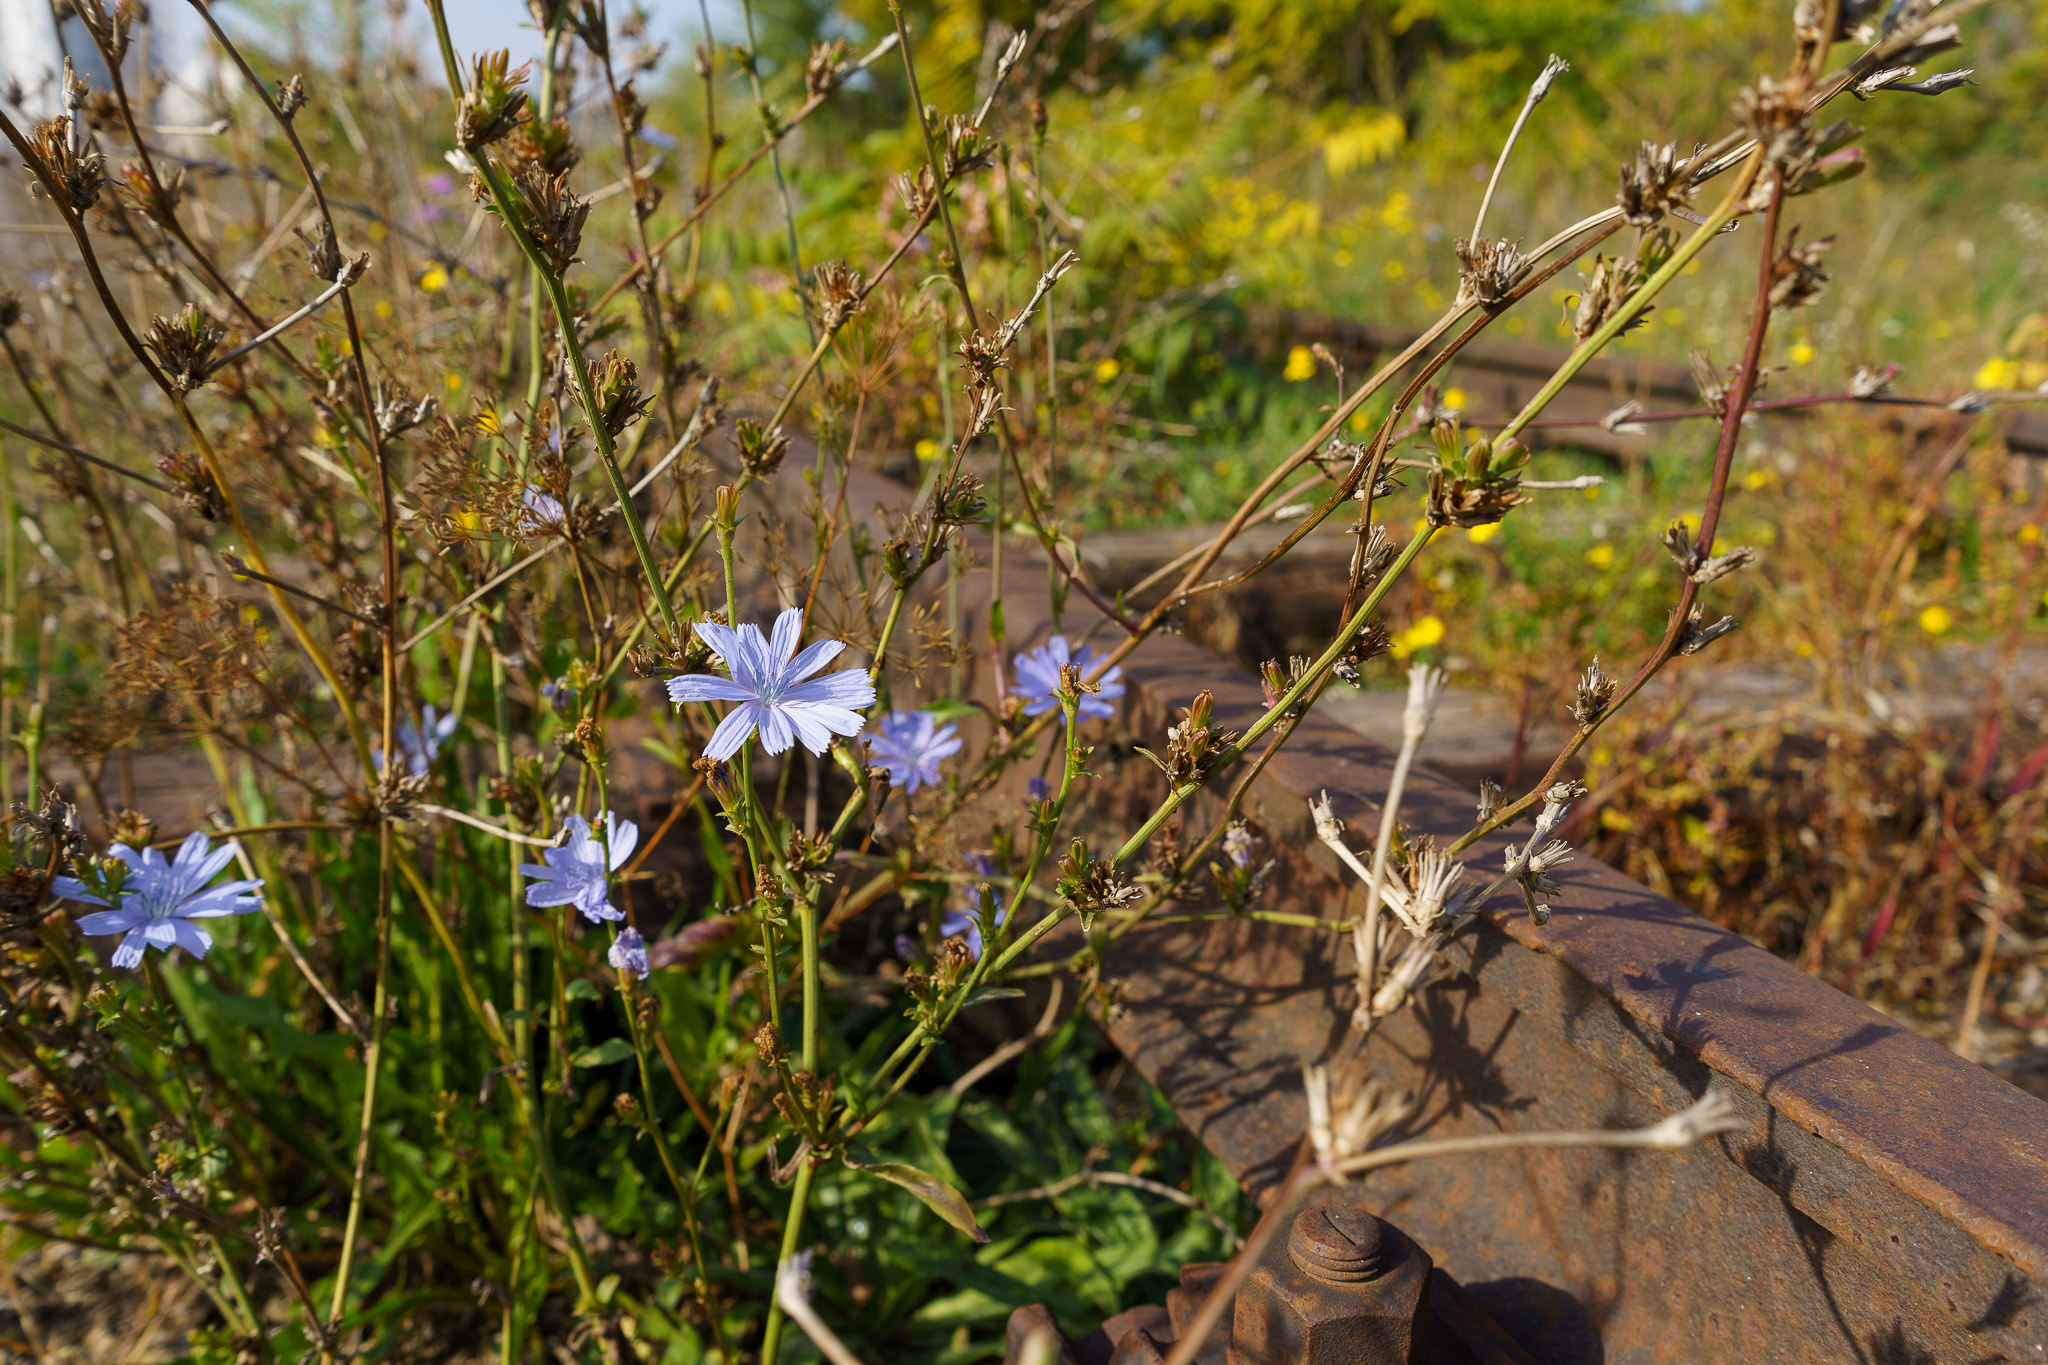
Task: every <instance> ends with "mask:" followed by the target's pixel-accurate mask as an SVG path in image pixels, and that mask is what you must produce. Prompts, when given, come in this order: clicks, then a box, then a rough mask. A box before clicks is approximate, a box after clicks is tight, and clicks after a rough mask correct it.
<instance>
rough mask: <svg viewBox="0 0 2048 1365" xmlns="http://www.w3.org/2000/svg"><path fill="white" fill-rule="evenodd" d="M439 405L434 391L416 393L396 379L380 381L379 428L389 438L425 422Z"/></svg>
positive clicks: (377, 411)
mask: <svg viewBox="0 0 2048 1365" xmlns="http://www.w3.org/2000/svg"><path fill="white" fill-rule="evenodd" d="M440 408H441V405H440V403H439V402H438V401H437V400H436V399H435V398H434V396H433V395H432V394H427V395H426V396H424V397H415V396H414V394H413V392H412V390H410V389H408V388H407V387H406V386H405V385H403V384H401V383H399V382H398V381H397V380H383V379H380V380H378V381H377V402H376V404H375V407H374V411H375V413H376V417H377V430H378V431H380V432H382V433H383V435H384V436H385V437H386V438H387V439H388V438H390V437H393V436H399V435H403V434H404V433H405V432H408V431H411V430H412V429H413V428H414V427H417V426H420V425H422V424H424V423H425V422H427V421H428V420H429V419H430V418H432V417H433V415H434V414H435V413H436V412H438V411H440Z"/></svg>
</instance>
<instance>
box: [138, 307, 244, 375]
mask: <svg viewBox="0 0 2048 1365" xmlns="http://www.w3.org/2000/svg"><path fill="white" fill-rule="evenodd" d="M226 336H227V329H225V328H223V327H222V326H220V325H219V324H218V323H216V322H215V321H214V320H213V319H212V318H209V317H208V316H206V314H204V313H202V312H200V311H199V305H198V304H196V303H188V304H186V305H185V306H184V307H183V308H181V309H179V310H178V316H176V317H175V318H166V317H158V318H156V319H154V320H153V321H151V323H150V324H149V335H148V336H147V337H145V338H143V340H144V342H145V344H147V345H148V347H149V349H150V350H152V351H154V352H155V353H156V362H157V365H158V366H159V367H161V368H162V370H163V372H164V377H165V378H166V379H168V380H170V382H171V388H172V389H173V390H175V391H176V392H178V393H190V392H191V391H192V390H194V389H196V388H198V387H199V386H200V385H201V384H204V383H205V382H206V371H207V362H208V361H210V360H211V359H212V358H213V353H214V350H215V349H216V348H217V347H218V346H219V345H220V343H221V342H222V340H224V339H225V338H226Z"/></svg>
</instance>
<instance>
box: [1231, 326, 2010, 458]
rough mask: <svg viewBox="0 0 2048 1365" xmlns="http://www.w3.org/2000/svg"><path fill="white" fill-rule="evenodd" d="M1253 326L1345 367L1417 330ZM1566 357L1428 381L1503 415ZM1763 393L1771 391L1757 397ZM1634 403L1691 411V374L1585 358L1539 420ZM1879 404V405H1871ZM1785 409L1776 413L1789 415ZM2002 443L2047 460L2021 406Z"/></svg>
mask: <svg viewBox="0 0 2048 1365" xmlns="http://www.w3.org/2000/svg"><path fill="white" fill-rule="evenodd" d="M1256 321H1258V322H1259V323H1261V324H1263V326H1262V327H1261V330H1262V331H1264V332H1266V333H1267V334H1269V335H1271V336H1272V338H1273V339H1274V341H1275V342H1276V343H1280V344H1285V343H1287V342H1293V341H1308V342H1314V341H1320V342H1322V343H1323V344H1324V345H1325V346H1327V347H1328V348H1329V349H1330V350H1331V352H1332V353H1333V354H1335V355H1336V356H1337V357H1338V358H1339V359H1340V360H1342V361H1344V363H1345V365H1346V367H1347V368H1349V369H1351V370H1352V371H1353V372H1354V373H1356V372H1358V371H1361V370H1363V369H1364V368H1365V367H1367V366H1370V365H1373V364H1377V363H1379V362H1380V361H1381V360H1383V359H1384V358H1385V357H1388V356H1392V355H1396V354H1399V352H1400V351H1401V349H1402V348H1403V347H1405V346H1407V345H1408V344H1409V343H1411V342H1412V341H1414V340H1415V338H1416V337H1417V336H1419V335H1420V333H1419V332H1418V331H1417V330H1416V329H1414V328H1412V327H1400V326H1396V325H1393V324H1391V323H1378V322H1351V321H1348V320H1345V319H1341V318H1327V317H1317V316H1313V315H1310V314H1304V313H1278V314H1272V315H1267V316H1263V317H1260V318H1258V319H1257V320H1256ZM1567 354H1568V352H1566V351H1565V350H1564V349H1563V348H1561V347H1556V346H1536V345H1530V344H1527V343H1521V342H1512V341H1483V342H1474V343H1473V344H1472V345H1470V346H1467V347H1466V348H1465V349H1464V350H1462V351H1460V352H1458V356H1457V359H1455V360H1454V361H1452V362H1451V364H1450V365H1449V366H1447V367H1446V368H1445V370H1444V373H1443V375H1442V377H1440V378H1439V379H1438V380H1437V381H1436V382H1438V383H1440V384H1444V385H1446V386H1448V385H1452V384H1455V385H1458V386H1459V387H1461V388H1463V389H1465V390H1466V391H1467V392H1468V393H1470V394H1471V395H1472V399H1471V400H1470V402H1469V404H1468V406H1470V408H1471V410H1472V411H1473V412H1474V413H1476V414H1480V415H1484V416H1495V415H1501V416H1505V415H1506V414H1508V413H1510V412H1513V411H1515V410H1516V409H1518V408H1520V407H1521V405H1522V404H1523V403H1524V402H1526V401H1527V400H1528V399H1529V398H1530V397H1531V396H1532V395H1534V394H1535V392H1536V391H1537V390H1538V389H1539V388H1541V387H1542V386H1543V383H1544V381H1545V380H1547V379H1549V378H1550V377H1551V375H1553V374H1555V373H1556V372H1557V369H1558V367H1559V366H1560V365H1561V364H1563V363H1564V359H1565V356H1566V355H1567ZM1765 396H1766V397H1767V398H1769V397H1775V396H1776V395H1775V394H1767V395H1765ZM1631 398H1633V399H1635V400H1637V401H1638V402H1640V403H1642V404H1643V405H1644V406H1645V407H1648V408H1659V409H1666V410H1669V409H1673V408H1692V407H1697V406H1698V405H1699V401H1700V395H1699V388H1698V386H1697V385H1696V384H1695V383H1694V382H1693V377H1692V370H1691V369H1690V368H1689V367H1688V366H1685V365H1681V364H1678V363H1676V362H1675V361H1669V360H1652V359H1649V358H1647V357H1640V356H1628V355H1616V354H1610V355H1601V356H1595V357H1593V359H1591V360H1590V361H1588V362H1587V363H1586V366H1585V368H1584V369H1583V370H1581V371H1580V372H1579V375H1578V377H1577V378H1575V379H1574V380H1572V382H1571V383H1569V384H1566V385H1565V387H1564V390H1563V391H1562V392H1561V393H1559V394H1558V396H1557V398H1556V399H1555V400H1554V401H1553V402H1552V403H1551V405H1550V407H1549V408H1547V409H1546V410H1545V412H1544V416H1545V417H1546V418H1570V419H1572V420H1574V421H1586V422H1597V421H1598V420H1599V419H1600V418H1601V417H1603V416H1605V415H1606V414H1608V413H1610V412H1612V411H1613V410H1614V409H1615V408H1617V407H1620V406H1621V405H1622V404H1623V403H1624V402H1626V401H1628V400H1629V399H1631ZM1880 410H1883V409H1882V408H1881V407H1880ZM1798 411H1799V410H1798V409H1791V410H1789V411H1788V412H1786V413H1781V414H1779V415H1781V416H1785V415H1794V414H1796V413H1797V412H1798ZM1889 411H1890V413H1891V415H1893V416H1898V415H1900V414H1902V413H1905V414H1910V413H1914V412H1916V411H1917V412H1918V413H1920V414H1922V415H1923V416H1924V415H1926V414H1929V413H1932V414H1933V415H1935V416H1940V415H1941V414H1940V411H1939V410H1938V409H1924V408H1923V409H1907V408H1891V409H1889ZM1994 420H1995V421H1996V422H1997V423H1998V426H1999V430H2000V433H2001V435H2002V436H2003V437H2004V439H2005V443H2006V446H2007V448H2008V449H2010V450H2011V451H2012V452H2013V453H2014V454H2015V455H2030V456H2033V457H2035V458H2037V459H2038V458H2042V457H2048V413H2042V412H2039V411H2036V410H2031V409H2028V408H2024V407H2010V408H2006V409H2004V410H2002V411H2001V412H1999V414H1998V415H1997V417H1996V418H1995V419H1994ZM1529 435H1530V437H1531V438H1533V439H1536V440H1538V441H1545V440H1547V441H1549V442H1551V443H1553V444H1564V445H1573V446H1578V447H1580V448H1581V449H1585V450H1593V451H1598V452H1600V453H1602V454H1609V455H1615V456H1624V457H1625V456H1630V455H1635V454H1639V453H1641V452H1643V451H1646V450H1648V449H1649V448H1650V446H1651V444H1652V438H1650V437H1646V436H1628V435H1619V434H1616V433H1614V432H1610V431H1607V430H1606V429H1604V428H1602V427H1599V426H1574V427H1570V428H1566V429H1562V430H1560V429H1557V428H1545V427H1541V426H1539V427H1536V428H1534V429H1532V430H1531V431H1530V432H1529Z"/></svg>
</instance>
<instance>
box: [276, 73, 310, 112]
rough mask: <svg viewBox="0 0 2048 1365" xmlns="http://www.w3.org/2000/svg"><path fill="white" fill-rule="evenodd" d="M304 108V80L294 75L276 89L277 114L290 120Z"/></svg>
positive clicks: (302, 77)
mask: <svg viewBox="0 0 2048 1365" xmlns="http://www.w3.org/2000/svg"><path fill="white" fill-rule="evenodd" d="M305 107H306V78H305V77H304V76H301V75H298V74H296V73H294V74H293V75H292V76H291V78H290V79H288V80H286V81H285V82H284V83H282V84H281V85H279V86H278V87H277V112H278V113H280V114H282V115H284V116H285V118H287V119H290V118H291V117H292V116H293V115H295V114H297V113H298V112H299V110H301V109H303V108H305Z"/></svg>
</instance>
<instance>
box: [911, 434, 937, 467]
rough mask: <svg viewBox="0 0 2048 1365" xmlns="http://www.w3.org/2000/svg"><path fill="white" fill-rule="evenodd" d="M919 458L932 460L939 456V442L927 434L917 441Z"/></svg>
mask: <svg viewBox="0 0 2048 1365" xmlns="http://www.w3.org/2000/svg"><path fill="white" fill-rule="evenodd" d="M916 449H917V458H918V459H920V460H925V461H930V460H936V459H938V458H939V443H938V442H937V441H934V440H933V439H932V438H931V437H929V436H927V437H925V438H924V439H923V440H921V441H919V442H918V443H917V447H916Z"/></svg>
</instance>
